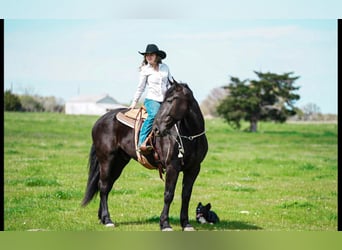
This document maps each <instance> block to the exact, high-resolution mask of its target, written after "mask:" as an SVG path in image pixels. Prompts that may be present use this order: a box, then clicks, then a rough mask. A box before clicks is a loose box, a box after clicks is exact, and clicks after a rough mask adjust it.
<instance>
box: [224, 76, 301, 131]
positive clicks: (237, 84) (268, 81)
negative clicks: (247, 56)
mask: <svg viewBox="0 0 342 250" xmlns="http://www.w3.org/2000/svg"><path fill="white" fill-rule="evenodd" d="M254 73H255V74H256V75H257V76H258V78H259V79H258V80H251V81H249V80H244V81H240V80H239V78H236V77H231V79H230V84H229V85H228V86H225V87H224V88H227V89H228V90H229V95H228V96H227V97H226V98H225V99H223V100H222V101H221V103H220V104H219V105H218V107H217V112H218V114H219V115H220V116H222V117H223V118H224V119H225V120H226V121H227V122H228V124H230V125H231V126H232V127H234V128H237V129H239V128H240V127H241V124H240V122H241V120H245V121H249V122H250V131H252V132H256V131H257V124H258V121H269V120H272V121H276V122H285V121H286V119H287V118H288V117H289V116H292V115H295V114H296V110H297V108H296V107H295V106H294V102H295V101H296V100H299V98H300V96H299V95H298V94H296V93H294V91H296V90H298V89H299V87H296V86H294V82H295V81H296V80H297V79H298V78H299V76H291V75H292V74H293V73H292V72H290V73H284V74H281V75H278V74H274V73H262V72H257V71H254Z"/></svg>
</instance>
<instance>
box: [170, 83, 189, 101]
mask: <svg viewBox="0 0 342 250" xmlns="http://www.w3.org/2000/svg"><path fill="white" fill-rule="evenodd" d="M180 86H181V87H182V89H183V92H184V94H185V95H190V96H191V97H192V98H194V96H193V93H192V90H191V89H190V88H189V85H188V84H186V83H182V82H181V83H171V87H170V88H168V90H167V91H166V93H165V97H164V101H165V100H166V99H167V98H169V97H170V96H171V95H172V94H173V93H174V90H175V89H177V88H179V87H180Z"/></svg>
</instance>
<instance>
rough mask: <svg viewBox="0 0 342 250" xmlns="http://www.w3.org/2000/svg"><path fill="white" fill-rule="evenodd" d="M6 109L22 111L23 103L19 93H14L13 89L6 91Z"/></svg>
mask: <svg viewBox="0 0 342 250" xmlns="http://www.w3.org/2000/svg"><path fill="white" fill-rule="evenodd" d="M4 109H5V111H21V109H22V105H21V102H20V99H19V97H18V96H17V95H15V94H12V92H11V90H6V91H5V93H4Z"/></svg>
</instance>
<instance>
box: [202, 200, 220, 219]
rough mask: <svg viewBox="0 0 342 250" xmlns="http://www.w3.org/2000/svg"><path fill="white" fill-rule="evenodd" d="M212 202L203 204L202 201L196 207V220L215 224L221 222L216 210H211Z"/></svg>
mask: <svg viewBox="0 0 342 250" xmlns="http://www.w3.org/2000/svg"><path fill="white" fill-rule="evenodd" d="M210 209H211V204H210V203H208V204H207V205H205V206H203V205H202V203H201V202H200V203H198V205H197V208H196V221H197V222H198V223H201V224H205V223H210V224H215V223H218V222H220V219H219V217H218V216H217V214H216V213H215V212H214V211H210Z"/></svg>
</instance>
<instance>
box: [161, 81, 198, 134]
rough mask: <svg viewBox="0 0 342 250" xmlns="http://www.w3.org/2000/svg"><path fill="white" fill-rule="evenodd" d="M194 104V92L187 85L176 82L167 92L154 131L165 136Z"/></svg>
mask: <svg viewBox="0 0 342 250" xmlns="http://www.w3.org/2000/svg"><path fill="white" fill-rule="evenodd" d="M192 102H193V95H192V91H191V90H190V89H189V87H188V86H187V85H186V84H183V83H177V82H176V81H174V82H173V83H172V86H171V87H170V88H169V89H168V90H167V92H166V94H165V99H164V101H163V103H162V104H161V106H160V109H159V112H158V114H157V116H156V117H155V120H154V131H155V132H156V134H157V135H160V136H164V135H166V134H167V133H168V131H169V130H170V129H171V128H172V126H173V125H175V124H176V122H178V121H180V120H182V119H183V118H184V117H185V116H186V114H187V113H188V112H189V110H190V106H191V103H192Z"/></svg>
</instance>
